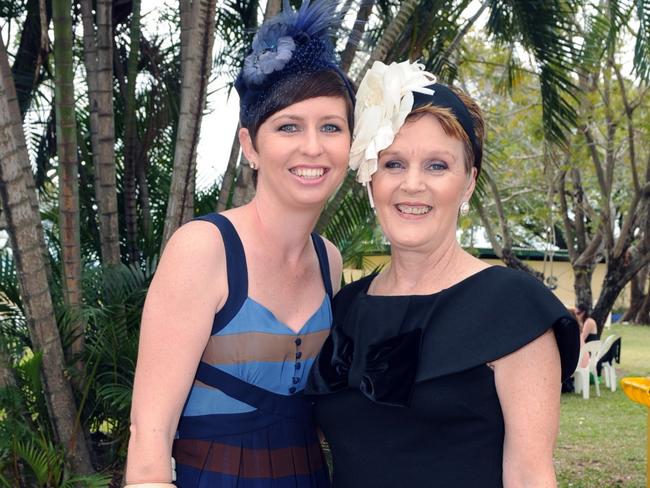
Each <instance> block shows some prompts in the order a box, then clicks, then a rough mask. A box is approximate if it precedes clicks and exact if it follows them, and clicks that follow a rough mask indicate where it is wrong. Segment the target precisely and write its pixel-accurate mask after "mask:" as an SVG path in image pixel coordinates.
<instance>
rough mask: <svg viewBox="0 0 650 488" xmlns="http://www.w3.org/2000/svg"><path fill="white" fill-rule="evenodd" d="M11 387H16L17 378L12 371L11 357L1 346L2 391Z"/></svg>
mask: <svg viewBox="0 0 650 488" xmlns="http://www.w3.org/2000/svg"><path fill="white" fill-rule="evenodd" d="M10 386H16V378H15V377H14V373H13V371H12V369H11V363H10V361H9V355H8V354H7V352H6V351H5V350H4V347H2V346H1V345H0V390H2V389H3V388H7V387H10Z"/></svg>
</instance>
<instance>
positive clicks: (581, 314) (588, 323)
mask: <svg viewBox="0 0 650 488" xmlns="http://www.w3.org/2000/svg"><path fill="white" fill-rule="evenodd" d="M574 311H575V316H576V320H577V321H578V325H579V326H580V345H583V344H586V343H587V342H591V341H598V340H600V337H599V336H598V325H596V321H595V320H594V319H592V318H591V317H590V316H589V313H588V311H587V307H585V306H584V305H576V306H575V308H574ZM588 364H589V353H587V352H585V353H584V354H583V356H582V358H580V366H581V367H583V368H586V367H587V365H588Z"/></svg>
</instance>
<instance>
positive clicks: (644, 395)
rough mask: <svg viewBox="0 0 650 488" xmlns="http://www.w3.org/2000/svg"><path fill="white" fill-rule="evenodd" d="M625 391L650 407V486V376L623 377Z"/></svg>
mask: <svg viewBox="0 0 650 488" xmlns="http://www.w3.org/2000/svg"><path fill="white" fill-rule="evenodd" d="M621 385H622V387H623V391H624V392H625V394H626V395H627V397H628V398H629V399H630V400H632V401H635V402H637V403H640V404H641V405H645V406H646V407H648V447H647V451H646V486H647V487H648V488H650V378H635V377H630V378H623V379H622V380H621Z"/></svg>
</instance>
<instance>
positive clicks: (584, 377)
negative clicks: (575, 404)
mask: <svg viewBox="0 0 650 488" xmlns="http://www.w3.org/2000/svg"><path fill="white" fill-rule="evenodd" d="M600 346H601V342H600V341H589V342H587V343H586V344H584V345H583V346H582V347H581V348H580V359H579V360H578V367H577V368H576V370H575V372H574V373H573V378H574V387H575V392H576V393H581V392H582V398H584V399H585V400H588V399H589V373H591V374H593V375H594V385H595V386H596V396H600V385H598V376H597V375H596V364H597V363H598V358H599V357H600V355H599V353H600ZM585 352H586V353H588V354H589V364H587V366H585V367H584V368H583V367H581V366H580V363H581V362H582V358H583V357H584V353H585Z"/></svg>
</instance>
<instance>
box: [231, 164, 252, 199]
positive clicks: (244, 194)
mask: <svg viewBox="0 0 650 488" xmlns="http://www.w3.org/2000/svg"><path fill="white" fill-rule="evenodd" d="M254 196H255V184H254V183H253V170H252V169H251V167H250V164H249V163H248V161H246V158H244V157H243V156H242V158H241V161H240V162H239V172H238V174H237V183H235V193H234V194H233V196H232V206H233V207H241V206H242V205H246V204H247V203H248V202H250V201H251V200H252V199H253V197H254Z"/></svg>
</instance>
